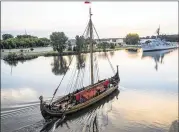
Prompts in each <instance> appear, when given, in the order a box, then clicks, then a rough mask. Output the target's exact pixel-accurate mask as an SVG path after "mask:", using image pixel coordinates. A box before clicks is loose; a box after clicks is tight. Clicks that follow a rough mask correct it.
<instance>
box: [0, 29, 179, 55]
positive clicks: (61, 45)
mask: <svg viewBox="0 0 179 132" xmlns="http://www.w3.org/2000/svg"><path fill="white" fill-rule="evenodd" d="M158 37H159V38H161V39H165V40H166V41H171V42H176V41H178V35H159V36H158ZM146 38H148V39H149V38H153V39H155V38H156V36H151V37H150V36H147V37H146ZM75 39H76V44H75V46H74V47H73V48H72V44H71V42H70V41H69V39H68V37H67V36H66V35H65V33H64V32H52V34H51V35H50V39H48V38H38V37H36V36H31V35H17V36H16V37H14V36H13V35H11V34H3V35H2V40H1V45H0V46H1V49H13V48H32V47H45V46H48V45H51V46H52V47H53V50H54V51H58V52H59V53H62V52H63V51H64V50H65V49H67V50H68V51H77V52H79V53H80V52H82V51H86V50H88V47H89V38H84V36H79V35H77V36H76V37H75ZM140 39H141V38H140V37H139V35H138V34H137V33H128V34H127V35H126V37H125V38H124V42H125V43H126V44H129V45H135V44H139V41H140ZM93 44H96V41H95V40H93ZM96 46H97V48H101V49H103V50H106V49H107V48H111V49H114V48H115V46H116V44H114V43H107V42H101V43H98V44H97V45H96Z"/></svg>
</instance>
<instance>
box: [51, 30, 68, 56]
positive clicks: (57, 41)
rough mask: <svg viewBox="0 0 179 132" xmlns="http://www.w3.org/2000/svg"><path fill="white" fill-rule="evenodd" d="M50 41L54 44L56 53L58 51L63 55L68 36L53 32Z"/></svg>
mask: <svg viewBox="0 0 179 132" xmlns="http://www.w3.org/2000/svg"><path fill="white" fill-rule="evenodd" d="M50 40H51V42H52V46H53V49H54V51H56V50H57V51H58V52H59V53H62V52H63V50H64V49H65V47H66V45H67V43H66V42H67V40H68V38H67V36H66V35H65V34H64V32H53V33H52V34H51V35H50Z"/></svg>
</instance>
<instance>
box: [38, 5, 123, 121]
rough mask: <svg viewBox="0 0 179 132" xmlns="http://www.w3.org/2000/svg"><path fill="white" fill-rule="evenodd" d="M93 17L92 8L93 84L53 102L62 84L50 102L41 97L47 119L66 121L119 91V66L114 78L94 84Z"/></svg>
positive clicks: (41, 104) (90, 36)
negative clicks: (66, 118) (67, 117)
mask: <svg viewBox="0 0 179 132" xmlns="http://www.w3.org/2000/svg"><path fill="white" fill-rule="evenodd" d="M91 16H92V14H91V8H89V22H88V25H87V28H86V29H87V30H88V33H89V45H90V72H91V74H90V78H91V79H90V80H91V84H90V85H89V86H86V87H82V88H80V89H75V91H73V92H71V93H69V94H67V95H65V96H63V97H61V98H58V99H56V100H55V101H53V99H54V96H55V94H56V92H57V90H58V88H59V87H60V84H61V82H60V84H59V86H58V87H57V88H56V90H55V92H54V94H53V97H52V99H51V101H50V102H47V101H44V100H43V96H40V97H39V99H40V110H41V114H42V116H43V117H44V118H45V119H50V118H53V117H59V118H62V119H64V118H65V116H66V115H69V114H73V113H75V112H77V111H80V110H82V109H86V108H87V107H88V106H91V105H93V104H95V103H97V102H98V101H100V100H102V99H103V98H105V97H106V96H108V95H110V94H112V93H113V92H114V91H115V90H116V89H118V83H119V81H120V78H119V72H118V66H117V71H116V72H115V70H114V68H113V72H114V75H113V76H112V77H110V78H107V79H102V80H98V81H97V82H94V75H93V74H94V73H93V72H94V71H93V70H94V69H93V68H94V67H93V62H94V60H93V49H94V46H93V44H94V41H93V28H94V25H93V23H92V19H91ZM94 29H95V28H94ZM95 31H96V29H95ZM96 34H97V32H96ZM97 36H98V35H97ZM99 40H100V39H99ZM108 61H109V58H108ZM70 64H71V62H70ZM70 64H69V65H70ZM110 66H112V65H111V62H110ZM64 76H65V74H64ZM64 76H63V77H64ZM62 80H63V78H62ZM62 80H61V81H62Z"/></svg>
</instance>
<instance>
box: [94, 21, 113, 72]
mask: <svg viewBox="0 0 179 132" xmlns="http://www.w3.org/2000/svg"><path fill="white" fill-rule="evenodd" d="M93 27H94V30H95V32H96V34H97V37H98V41H99V43H100V42H101V40H100V38H99V35H98V33H97V31H96V28H95V26H94V24H93ZM106 58H107V60H108V62H109V64H110V67H111V69H112V71H113V73H115V70H114V67H113V65H112V63H111V61H110V59H109V57H108V55H107V54H106Z"/></svg>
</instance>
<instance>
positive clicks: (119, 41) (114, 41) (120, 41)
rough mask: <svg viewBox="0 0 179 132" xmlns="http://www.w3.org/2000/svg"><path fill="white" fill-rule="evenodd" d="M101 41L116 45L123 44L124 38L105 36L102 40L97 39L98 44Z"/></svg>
mask: <svg viewBox="0 0 179 132" xmlns="http://www.w3.org/2000/svg"><path fill="white" fill-rule="evenodd" d="M100 42H101V43H103V42H106V43H112V44H115V45H123V44H124V40H123V38H104V39H100V40H97V39H96V43H97V44H99V43H100Z"/></svg>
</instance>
